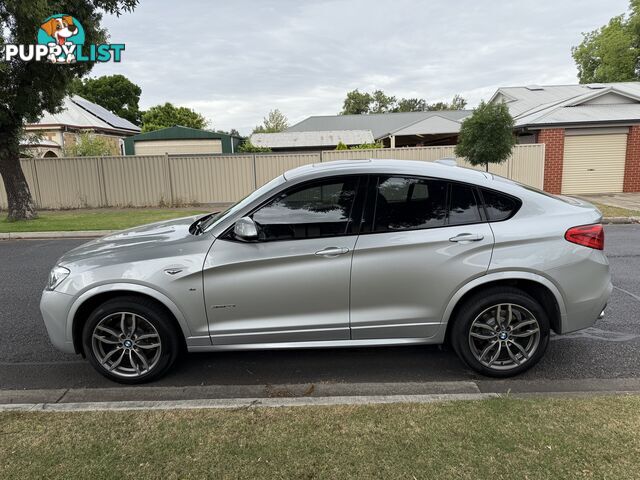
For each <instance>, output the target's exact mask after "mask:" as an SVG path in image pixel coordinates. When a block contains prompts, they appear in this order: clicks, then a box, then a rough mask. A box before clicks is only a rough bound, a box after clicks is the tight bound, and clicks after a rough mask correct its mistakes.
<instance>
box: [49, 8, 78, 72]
mask: <svg viewBox="0 0 640 480" xmlns="http://www.w3.org/2000/svg"><path fill="white" fill-rule="evenodd" d="M40 28H41V29H42V30H44V31H45V32H47V35H49V36H50V37H53V39H54V40H55V43H53V42H51V43H49V45H60V46H62V45H74V43H73V42H70V41H69V40H68V39H69V37H73V36H74V35H75V34H76V33H78V27H77V26H76V25H74V24H73V17H71V16H70V15H65V16H62V17H59V18H51V19H49V20H47V21H46V22H45V23H43V24H42V25H40ZM48 58H49V61H50V62H51V63H73V62H75V60H76V57H75V55H74V54H73V53H69V54H67V56H66V57H65V56H63V55H60V56H56V55H55V54H53V53H52V54H51V55H49V57H48Z"/></svg>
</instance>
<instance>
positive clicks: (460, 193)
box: [448, 183, 482, 225]
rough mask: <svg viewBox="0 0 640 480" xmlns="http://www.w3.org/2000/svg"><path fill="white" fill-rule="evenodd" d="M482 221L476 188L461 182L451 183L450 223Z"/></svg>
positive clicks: (461, 223)
mask: <svg viewBox="0 0 640 480" xmlns="http://www.w3.org/2000/svg"><path fill="white" fill-rule="evenodd" d="M481 221H482V216H481V215H480V207H479V202H478V198H477V196H476V193H475V188H474V187H471V186H469V185H462V184H459V183H452V184H451V192H450V200H449V223H448V224H449V225H464V224H467V223H479V222H481Z"/></svg>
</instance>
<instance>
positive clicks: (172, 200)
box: [164, 152, 175, 207]
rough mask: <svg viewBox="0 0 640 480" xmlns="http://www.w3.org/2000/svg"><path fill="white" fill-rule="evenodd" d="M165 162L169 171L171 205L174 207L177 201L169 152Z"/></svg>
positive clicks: (165, 155)
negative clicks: (174, 195)
mask: <svg viewBox="0 0 640 480" xmlns="http://www.w3.org/2000/svg"><path fill="white" fill-rule="evenodd" d="M164 160H165V165H166V167H165V168H166V170H167V180H168V182H169V205H171V206H172V207H173V206H175V205H174V202H175V199H174V198H173V174H172V173H171V161H170V160H169V153H168V152H165V154H164Z"/></svg>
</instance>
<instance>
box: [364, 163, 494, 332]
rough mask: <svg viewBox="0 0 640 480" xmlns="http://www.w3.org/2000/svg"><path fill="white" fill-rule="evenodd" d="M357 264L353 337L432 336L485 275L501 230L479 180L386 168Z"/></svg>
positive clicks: (374, 190)
mask: <svg viewBox="0 0 640 480" xmlns="http://www.w3.org/2000/svg"><path fill="white" fill-rule="evenodd" d="M368 197H369V200H368V201H367V204H368V205H367V209H366V215H365V224H364V225H363V231H362V233H361V235H360V236H359V238H358V242H357V245H356V249H355V252H354V255H353V267H352V272H351V279H352V280H351V335H352V338H353V339H380V338H428V337H431V336H433V335H435V334H436V333H437V332H438V331H439V329H440V326H441V321H442V315H443V313H444V309H445V307H446V305H447V303H448V301H449V299H450V298H451V296H452V295H453V293H454V292H455V291H456V290H457V289H458V288H459V287H460V286H461V285H462V284H464V283H466V282H467V281H468V280H470V279H471V278H473V277H477V276H480V275H483V274H484V273H485V272H486V271H487V269H488V267H489V261H490V259H491V252H492V249H493V243H494V242H493V234H492V231H491V228H490V227H489V225H488V224H487V223H485V221H484V211H483V208H481V206H480V204H479V201H478V197H479V196H478V194H477V191H476V188H475V187H473V186H469V185H465V184H460V183H455V182H449V181H445V180H439V179H430V178H419V177H408V176H393V175H385V176H379V177H378V178H377V180H376V181H375V182H371V187H370V189H369V196H368Z"/></svg>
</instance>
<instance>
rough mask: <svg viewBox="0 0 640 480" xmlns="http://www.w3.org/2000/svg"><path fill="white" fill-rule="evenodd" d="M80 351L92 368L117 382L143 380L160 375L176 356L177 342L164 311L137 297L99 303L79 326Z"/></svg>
mask: <svg viewBox="0 0 640 480" xmlns="http://www.w3.org/2000/svg"><path fill="white" fill-rule="evenodd" d="M82 340H83V346H84V351H85V353H86V354H87V357H88V358H89V361H90V362H91V364H92V365H93V367H94V368H95V369H96V370H98V372H100V373H101V374H102V375H104V376H105V377H107V378H109V379H111V380H115V381H117V382H120V383H128V384H135V383H144V382H148V381H151V380H153V379H155V378H158V377H159V376H161V375H162V374H164V373H165V372H166V371H167V370H168V369H169V368H170V367H171V365H172V364H173V362H174V361H175V359H176V356H177V353H178V349H179V343H178V340H177V336H176V334H175V330H174V328H173V324H172V322H171V321H170V319H169V318H168V317H167V314H166V312H164V310H163V309H162V308H160V307H159V306H158V305H156V304H155V303H154V302H152V301H149V300H146V299H143V298H137V297H121V298H114V299H111V300H109V301H107V302H105V303H103V304H102V305H100V306H99V307H98V308H97V309H96V310H94V311H93V313H92V314H91V315H90V316H89V318H88V319H87V322H86V324H85V325H84V329H83V335H82Z"/></svg>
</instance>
